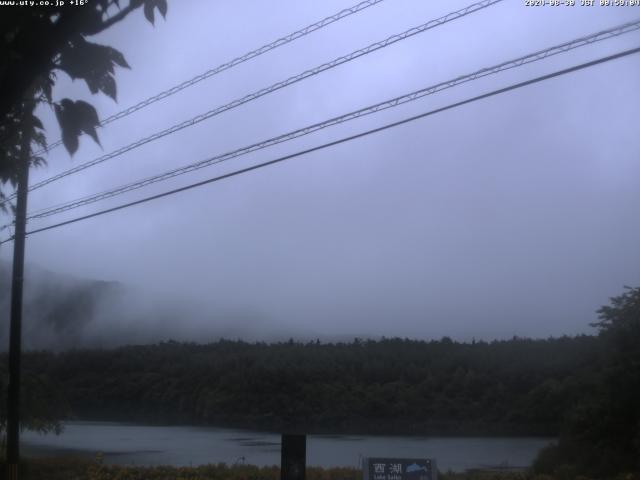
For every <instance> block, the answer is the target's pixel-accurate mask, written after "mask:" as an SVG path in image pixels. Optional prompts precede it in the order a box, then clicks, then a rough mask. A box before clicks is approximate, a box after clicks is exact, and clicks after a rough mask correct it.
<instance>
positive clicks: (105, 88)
mask: <svg viewBox="0 0 640 480" xmlns="http://www.w3.org/2000/svg"><path fill="white" fill-rule="evenodd" d="M99 88H100V90H101V91H102V92H104V94H105V95H108V96H109V97H111V98H112V99H113V100H114V101H116V79H115V78H113V77H112V76H111V75H106V76H104V77H102V79H101V81H100V86H99Z"/></svg>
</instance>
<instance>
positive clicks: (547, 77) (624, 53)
mask: <svg viewBox="0 0 640 480" xmlns="http://www.w3.org/2000/svg"><path fill="white" fill-rule="evenodd" d="M636 53H640V47H637V48H633V49H630V50H625V51H622V52H619V53H616V54H613V55H609V56H606V57H601V58H599V59H596V60H592V61H590V62H586V63H582V64H579V65H575V66H573V67H569V68H565V69H563V70H558V71H555V72H553V73H549V74H546V75H542V76H539V77H536V78H533V79H530V80H526V81H524V82H519V83H515V84H512V85H509V86H507V87H503V88H499V89H497V90H493V91H491V92H488V93H484V94H482V95H477V96H475V97H472V98H468V99H466V100H462V101H459V102H456V103H452V104H449V105H447V106H444V107H440V108H436V109H434V110H430V111H428V112H425V113H422V114H420V115H415V116H412V117H409V118H405V119H403V120H399V121H397V122H393V123H389V124H386V125H383V126H381V127H377V128H373V129H371V130H367V131H365V132H361V133H357V134H355V135H350V136H348V137H344V138H341V139H339V140H334V141H332V142H328V143H324V144H322V145H318V146H316V147H312V148H308V149H306V150H302V151H299V152H296V153H292V154H289V155H285V156H282V157H279V158H276V159H274V160H270V161H268V162H264V163H260V164H257V165H253V166H251V167H247V168H243V169H240V170H236V171H234V172H231V173H226V174H223V175H219V176H217V177H213V178H209V179H207V180H203V181H201V182H197V183H192V184H190V185H187V186H184V187H180V188H176V189H173V190H169V191H167V192H163V193H159V194H157V195H152V196H149V197H145V198H143V199H140V200H136V201H134V202H129V203H126V204H123V205H118V206H116V207H112V208H108V209H105V210H101V211H98V212H95V213H91V214H89V215H84V216H81V217H76V218H73V219H71V220H67V221H64V222H60V223H56V224H54V225H49V226H47V227H42V228H38V229H35V230H31V231H30V232H27V235H31V234H34V233H40V232H44V231H47V230H52V229H55V228H59V227H62V226H65V225H70V224H72V223H76V222H80V221H82V220H87V219H89V218H94V217H98V216H100V215H105V214H107V213H111V212H115V211H118V210H123V209H125V208H129V207H133V206H135V205H140V204H142V203H146V202H150V201H152V200H157V199H160V198H163V197H167V196H169V195H173V194H176V193H179V192H184V191H186V190H191V189H193V188H197V187H200V186H203V185H207V184H210V183H214V182H218V181H220V180H224V179H226V178H231V177H235V176H237V175H241V174H244V173H247V172H250V171H253V170H258V169H260V168H264V167H268V166H270V165H274V164H276V163H281V162H284V161H285V160H290V159H293V158H296V157H300V156H303V155H307V154H309V153H313V152H317V151H319V150H323V149H326V148H329V147H333V146H335V145H339V144H342V143H346V142H349V141H351V140H355V139H358V138H362V137H366V136H369V135H372V134H374V133H379V132H381V131H384V130H387V129H390V128H394V127H397V126H400V125H404V124H406V123H409V122H413V121H415V120H418V119H421V118H425V117H428V116H431V115H435V114H437V113H441V112H444V111H447V110H452V109H454V108H457V107H461V106H463V105H467V104H470V103H473V102H476V101H478V100H483V99H485V98H489V97H493V96H496V95H500V94H502V93H506V92H509V91H512V90H516V89H519V88H523V87H526V86H528V85H532V84H535V83H539V82H543V81H546V80H550V79H552V78H555V77H559V76H562V75H567V74H569V73H573V72H576V71H579V70H584V69H586V68H589V67H593V66H595V65H599V64H603V63H606V62H610V61H612V60H617V59H620V58H623V57H626V56H629V55H633V54H636ZM10 240H11V239H10ZM10 240H5V241H4V242H2V243H6V242H8V241H10Z"/></svg>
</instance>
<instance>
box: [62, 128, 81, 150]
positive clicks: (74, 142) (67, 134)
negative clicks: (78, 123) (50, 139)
mask: <svg viewBox="0 0 640 480" xmlns="http://www.w3.org/2000/svg"><path fill="white" fill-rule="evenodd" d="M61 126H62V125H61ZM62 143H63V144H64V148H66V149H67V152H69V154H70V155H71V156H73V154H74V153H76V152H77V151H78V135H76V134H75V133H74V132H72V131H71V130H69V129H67V130H65V129H64V128H63V129H62Z"/></svg>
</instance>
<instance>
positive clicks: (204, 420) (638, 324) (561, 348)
mask: <svg viewBox="0 0 640 480" xmlns="http://www.w3.org/2000/svg"><path fill="white" fill-rule="evenodd" d="M599 315H600V317H599V318H600V321H599V322H598V323H596V324H594V326H595V327H597V328H598V330H599V334H598V335H594V336H589V335H582V336H576V337H562V338H549V339H538V340H533V339H523V338H512V339H510V340H501V341H491V342H485V341H472V342H470V343H460V342H456V341H453V340H452V339H450V338H446V337H445V338H442V339H440V340H431V341H421V340H410V339H401V338H389V339H381V340H363V339H358V338H356V339H354V340H353V341H351V342H345V343H322V342H320V341H311V342H296V341H294V340H289V341H288V342H280V343H271V344H267V343H260V342H256V343H248V342H244V341H241V340H224V339H221V340H219V341H217V342H215V343H209V344H197V343H178V342H173V341H169V342H163V343H160V344H155V345H137V346H126V347H121V348H117V349H108V350H96V349H92V350H70V351H65V352H59V353H52V352H45V351H41V352H29V353H27V354H26V355H25V356H24V359H23V360H24V370H25V374H24V377H25V381H24V390H25V392H24V394H23V399H24V400H25V403H24V410H23V411H24V415H25V416H24V421H25V423H26V424H27V425H29V426H30V427H31V428H35V429H39V430H41V431H47V430H52V429H56V428H57V427H58V426H59V423H58V422H59V421H60V420H61V419H63V418H75V419H91V420H118V421H135V422H144V423H163V424H166V423H188V424H200V425H218V426H233V427H244V428H251V429H267V430H273V431H276V432H281V431H290V432H291V431H297V432H305V433H331V432H333V433H343V432H350V433H374V434H375V433H387V434H389V433H398V434H403V435H407V434H423V435H436V434H437V435H548V436H556V437H558V438H559V441H558V443H557V445H555V446H553V447H551V448H549V449H547V450H545V451H543V452H542V454H541V455H540V457H539V459H538V462H537V463H536V468H537V469H538V470H540V471H541V472H544V471H545V470H553V469H555V468H556V467H557V466H558V465H559V464H564V463H567V464H572V465H579V466H580V467H576V468H579V469H582V470H576V471H583V470H584V471H586V472H590V473H593V472H596V473H597V472H607V473H609V472H611V468H612V466H615V467H613V468H615V469H617V470H618V471H634V469H637V468H638V464H637V462H638V458H640V455H639V453H640V289H637V288H636V289H628V290H627V291H626V292H625V293H624V294H622V295H620V296H619V297H615V298H613V299H612V301H611V304H610V305H608V306H605V307H602V308H601V309H600V310H599ZM5 364H6V358H3V359H2V363H0V368H5V367H4V365H5ZM3 378H6V377H5V376H3ZM2 387H3V388H5V387H6V385H2ZM0 394H4V392H0ZM43 412H44V413H43ZM1 413H4V412H1Z"/></svg>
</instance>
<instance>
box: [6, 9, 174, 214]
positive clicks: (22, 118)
mask: <svg viewBox="0 0 640 480" xmlns="http://www.w3.org/2000/svg"><path fill="white" fill-rule="evenodd" d="M51 3H54V2H51ZM1 8H2V12H1V13H0V92H2V94H1V95H0V182H1V183H2V185H6V183H7V182H9V183H11V184H13V185H14V186H15V184H16V181H17V165H18V162H19V161H20V143H21V139H22V138H23V135H30V137H31V138H32V140H33V141H34V142H35V143H36V145H38V146H39V147H41V148H44V147H45V146H46V137H45V134H44V129H43V125H42V122H41V121H40V120H39V119H38V118H36V117H35V116H33V114H32V112H33V107H34V106H35V105H37V104H38V103H43V102H44V103H47V104H49V105H51V106H52V107H53V108H54V109H55V113H56V117H57V119H58V123H59V124H60V129H61V131H62V140H63V142H64V145H65V147H66V149H67V151H68V152H69V153H70V154H73V153H74V152H75V151H76V150H77V149H78V137H79V136H80V134H82V133H86V134H87V135H89V136H90V137H91V138H93V139H94V140H95V141H96V142H97V141H98V134H97V131H96V127H97V126H98V124H99V120H98V115H97V113H96V110H95V108H94V107H93V106H92V105H91V104H89V103H87V102H84V101H80V100H78V101H74V100H72V99H69V98H64V99H62V100H60V101H59V102H54V101H53V98H52V89H53V86H54V84H55V81H56V71H62V72H65V73H67V74H68V75H69V76H70V77H71V78H73V79H82V80H84V81H85V82H86V84H87V86H88V87H89V90H90V91H91V92H92V93H98V92H102V93H104V94H105V95H107V96H109V97H111V98H113V99H114V100H115V99H116V94H117V88H116V81H115V76H114V75H115V67H116V66H119V67H124V68H129V65H128V64H127V61H126V60H125V58H124V55H123V54H122V53H121V52H119V51H118V50H116V49H114V48H112V47H109V46H106V45H100V44H97V43H93V42H91V41H89V40H87V37H90V36H92V35H96V34H98V33H101V32H103V31H105V30H106V29H108V28H109V27H111V26H112V25H114V24H116V23H118V22H120V21H121V20H123V19H124V18H125V17H126V16H127V15H129V14H130V13H131V12H133V11H134V10H136V9H138V8H143V10H144V14H145V16H146V18H147V19H148V20H149V21H150V22H151V23H153V22H154V16H155V10H158V11H159V12H160V14H161V15H162V16H165V14H166V12H167V2H166V0H130V1H129V3H128V4H127V5H126V6H122V7H121V6H120V1H119V0H91V1H87V2H85V3H84V5H77V6H72V5H69V4H68V2H67V4H66V5H60V6H54V5H51V6H47V7H37V6H35V7H33V6H13V7H12V6H3V7H1ZM31 163H32V164H33V165H38V164H43V163H44V159H43V158H42V157H38V156H34V157H33V158H32V159H31ZM4 199H5V195H4V193H3V192H2V189H1V188H0V201H2V200H4ZM3 208H5V209H6V206H5V204H4V203H3Z"/></svg>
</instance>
